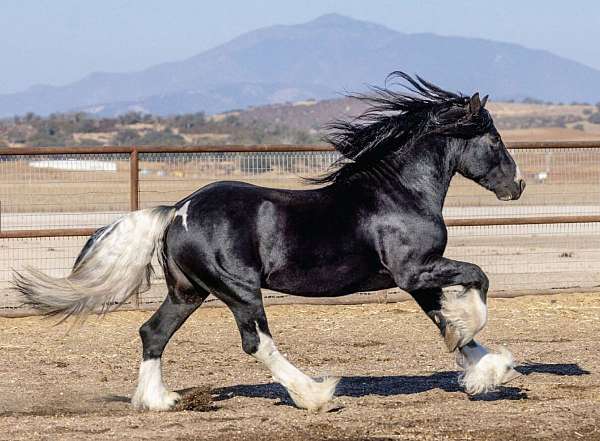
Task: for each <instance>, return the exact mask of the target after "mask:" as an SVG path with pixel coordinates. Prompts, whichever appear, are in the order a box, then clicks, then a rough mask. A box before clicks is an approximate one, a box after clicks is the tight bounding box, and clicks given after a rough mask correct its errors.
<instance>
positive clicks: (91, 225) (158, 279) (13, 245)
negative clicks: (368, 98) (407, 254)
mask: <svg viewBox="0 0 600 441" xmlns="http://www.w3.org/2000/svg"><path fill="white" fill-rule="evenodd" d="M509 148H510V149H511V153H512V155H513V157H514V158H515V160H516V162H517V163H518V165H519V167H520V169H521V172H522V174H523V176H524V177H525V179H526V180H527V184H528V186H527V191H526V192H525V193H524V195H523V197H522V198H521V199H520V200H519V201H515V202H511V203H508V204H507V203H502V202H499V201H497V200H496V198H495V197H494V195H492V194H489V193H487V192H485V190H483V189H481V188H479V187H477V186H476V185H475V184H473V183H471V182H468V181H466V180H465V179H463V178H460V177H456V178H454V180H453V183H452V185H451V187H450V191H449V194H448V198H447V200H446V206H445V209H444V213H445V218H446V222H447V224H448V225H449V228H448V229H449V243H448V248H447V251H446V256H447V257H449V258H452V259H458V260H466V261H470V262H473V263H476V264H477V265H479V266H481V267H482V268H483V270H484V271H485V272H486V273H487V275H488V276H489V278H490V287H491V295H492V296H513V295H518V294H523V293H548V292H559V291H570V290H572V291H585V290H592V289H597V288H598V286H600V271H598V268H600V142H585V143H575V142H565V143H512V144H509ZM336 158H337V153H335V152H333V151H331V150H330V149H329V148H328V147H324V146H256V147H239V146H238V147H231V146H221V147H219V146H213V147H193V148H190V147H165V148H156V147H149V148H134V147H115V148H111V147H98V148H76V147H66V148H45V149H44V148H36V149H0V183H1V185H0V314H2V315H25V314H28V313H30V312H31V311H28V310H27V309H26V308H24V307H23V306H21V301H20V299H19V298H17V297H16V295H15V293H14V292H13V291H12V290H10V289H9V284H10V281H11V279H12V271H13V270H19V269H22V268H24V267H26V266H33V267H37V268H39V269H40V270H42V271H44V272H46V273H48V274H50V275H54V276H64V275H66V274H68V272H69V271H70V269H71V267H72V265H73V262H74V259H75V257H76V256H77V254H78V252H79V250H80V249H81V247H82V246H83V244H84V243H85V241H86V239H87V236H88V235H89V234H91V232H93V231H94V230H95V229H96V228H98V227H101V226H103V225H106V224H108V223H110V222H111V221H113V220H114V219H116V218H117V217H119V216H120V215H121V214H123V213H126V212H127V211H129V210H132V209H138V208H147V207H151V206H155V205H160V204H172V203H173V202H175V201H177V200H179V199H181V198H182V197H183V196H185V195H187V194H189V193H191V192H192V191H194V190H196V189H197V188H199V187H201V186H203V185H206V184H208V183H210V182H214V181H218V180H223V179H227V180H241V181H246V182H251V183H254V184H258V185H264V186H272V187H280V188H302V187H303V186H304V184H303V183H302V182H301V180H300V179H299V176H303V177H306V176H316V175H318V174H320V173H322V172H323V171H325V170H326V168H327V167H328V166H329V164H330V163H331V162H333V161H334V160H335V159H336ZM540 177H542V178H540ZM154 266H155V268H156V269H157V275H156V276H155V279H154V281H153V282H154V283H153V286H152V288H151V290H150V291H148V292H146V293H144V294H142V295H141V296H138V297H137V298H135V299H134V300H133V301H132V302H131V304H130V305H129V307H131V308H154V307H156V306H158V305H159V304H160V302H161V301H162V299H163V298H164V295H165V286H164V279H163V277H162V274H160V266H159V265H154ZM264 294H265V298H266V303H287V302H304V303H306V302H313V303H332V302H338V303H363V302H379V303H385V302H393V301H397V300H401V299H403V298H407V296H406V295H405V294H403V293H401V292H400V291H398V290H390V291H385V292H378V293H375V294H369V295H366V294H365V293H357V294H355V295H352V296H347V297H342V298H339V299H330V298H327V299H305V298H298V297H289V296H285V295H283V294H279V293H275V292H265V293H264ZM208 304H213V305H214V304H218V302H217V301H216V300H214V299H212V300H211V299H210V298H209V299H208Z"/></svg>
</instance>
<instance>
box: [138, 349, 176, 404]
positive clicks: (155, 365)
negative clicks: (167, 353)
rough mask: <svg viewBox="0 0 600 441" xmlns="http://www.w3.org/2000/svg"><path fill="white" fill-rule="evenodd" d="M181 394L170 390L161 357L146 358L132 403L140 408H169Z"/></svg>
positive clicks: (141, 367) (141, 365)
mask: <svg viewBox="0 0 600 441" xmlns="http://www.w3.org/2000/svg"><path fill="white" fill-rule="evenodd" d="M180 398H181V396H180V395H179V394H178V393H177V392H170V391H168V390H167V388H166V387H165V384H164V383H163V378H162V369H161V365H160V358H152V359H150V360H144V361H142V363H141V364H140V376H139V379H138V385H137V389H136V390H135V393H134V394H133V398H132V399H131V404H133V407H134V408H135V409H138V410H144V409H148V410H169V409H170V408H172V407H173V406H174V405H175V403H176V402H177V401H179V399H180Z"/></svg>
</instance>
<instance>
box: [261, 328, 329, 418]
mask: <svg viewBox="0 0 600 441" xmlns="http://www.w3.org/2000/svg"><path fill="white" fill-rule="evenodd" d="M256 329H257V332H258V336H259V338H260V343H259V345H258V350H257V351H256V353H254V354H253V356H254V358H256V359H257V360H259V361H260V362H262V363H264V364H265V365H266V366H267V367H268V368H269V370H270V371H271V373H272V374H273V379H274V380H275V381H277V382H278V383H281V384H282V385H283V386H284V387H285V388H286V389H287V391H288V393H289V394H290V396H291V397H292V400H294V403H296V405H297V406H298V407H300V408H303V409H309V410H320V409H322V408H323V406H324V405H325V404H326V403H327V402H329V401H330V400H331V399H332V398H333V394H334V392H335V387H336V386H337V384H338V382H339V378H335V377H326V378H324V379H323V380H322V381H321V382H317V381H315V380H313V379H312V378H310V377H309V376H307V375H306V374H304V373H303V372H302V371H300V370H299V369H298V368H297V367H296V366H294V365H293V364H292V363H290V362H289V361H288V360H287V359H286V358H285V357H284V356H283V355H281V353H280V352H279V351H278V350H277V347H276V346H275V343H274V342H273V340H272V339H271V337H269V336H268V335H266V334H264V333H262V332H261V331H260V330H258V326H257V328H256Z"/></svg>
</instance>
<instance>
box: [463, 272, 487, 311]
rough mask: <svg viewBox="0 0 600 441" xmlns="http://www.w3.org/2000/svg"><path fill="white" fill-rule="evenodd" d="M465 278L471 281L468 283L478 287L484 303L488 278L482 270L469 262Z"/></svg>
mask: <svg viewBox="0 0 600 441" xmlns="http://www.w3.org/2000/svg"><path fill="white" fill-rule="evenodd" d="M466 278H467V280H469V281H470V282H471V283H470V285H472V286H474V287H475V288H477V289H479V295H480V297H481V300H482V301H483V302H484V303H485V302H486V299H487V291H488V288H489V286H490V280H489V279H488V276H487V275H486V274H485V272H483V270H482V269H481V268H480V267H478V266H477V265H475V264H470V267H469V269H468V274H467V277H466Z"/></svg>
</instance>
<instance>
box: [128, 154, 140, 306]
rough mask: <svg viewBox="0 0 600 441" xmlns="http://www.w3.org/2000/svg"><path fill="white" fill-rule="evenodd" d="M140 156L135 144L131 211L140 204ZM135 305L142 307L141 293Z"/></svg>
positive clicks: (131, 163)
mask: <svg viewBox="0 0 600 441" xmlns="http://www.w3.org/2000/svg"><path fill="white" fill-rule="evenodd" d="M139 176H140V173H139V158H138V151H137V149H136V148H135V146H133V147H132V148H131V152H130V153H129V211H137V210H139V206H140V199H139V198H140V181H139ZM132 303H133V307H134V308H135V309H139V308H140V293H139V292H136V293H135V295H134V296H133V301H132Z"/></svg>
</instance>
